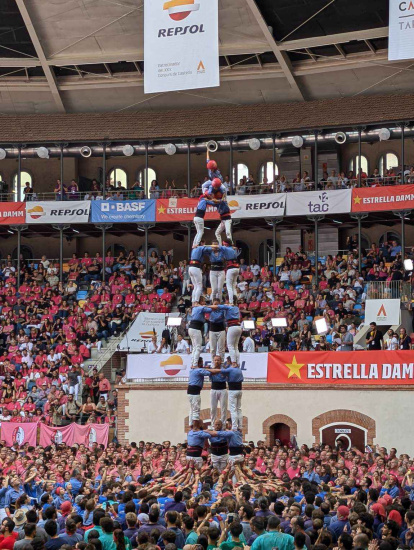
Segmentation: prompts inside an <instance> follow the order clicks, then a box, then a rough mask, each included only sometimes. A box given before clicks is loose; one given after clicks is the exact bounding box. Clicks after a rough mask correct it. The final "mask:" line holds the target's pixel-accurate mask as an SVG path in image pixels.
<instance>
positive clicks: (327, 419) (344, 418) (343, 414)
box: [312, 409, 376, 445]
mask: <svg viewBox="0 0 414 550" xmlns="http://www.w3.org/2000/svg"><path fill="white" fill-rule="evenodd" d="M335 422H341V423H347V422H349V423H351V424H356V425H357V426H361V428H365V429H366V430H367V443H368V445H372V444H373V442H374V437H376V424H375V420H374V419H373V418H370V417H369V416H367V415H365V414H362V413H360V412H357V411H351V410H348V409H337V410H334V411H328V412H326V413H324V414H320V415H319V416H316V417H315V418H314V419H313V420H312V435H313V436H314V438H315V443H320V442H321V441H320V429H321V428H323V427H324V426H327V425H328V424H333V423H335Z"/></svg>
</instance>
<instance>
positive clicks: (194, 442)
mask: <svg viewBox="0 0 414 550" xmlns="http://www.w3.org/2000/svg"><path fill="white" fill-rule="evenodd" d="M209 437H210V434H208V433H207V432H203V431H200V432H194V431H193V430H190V431H189V432H188V434H187V443H188V445H189V447H203V446H204V441H205V440H206V439H208V438H209Z"/></svg>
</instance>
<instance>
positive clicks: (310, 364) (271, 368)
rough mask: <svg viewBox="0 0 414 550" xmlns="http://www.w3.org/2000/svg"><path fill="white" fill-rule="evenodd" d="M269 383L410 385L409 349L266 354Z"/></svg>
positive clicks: (413, 369)
mask: <svg viewBox="0 0 414 550" xmlns="http://www.w3.org/2000/svg"><path fill="white" fill-rule="evenodd" d="M267 381H268V382H269V383H271V384H319V385H321V384H322V385H323V384H330V385H332V384H334V385H335V386H347V385H371V386H377V385H399V386H404V385H412V384H414V358H413V353H412V351H402V350H401V351H344V352H341V351H336V352H332V351H326V352H322V351H310V352H307V351H295V352H273V353H269V354H268V368H267Z"/></svg>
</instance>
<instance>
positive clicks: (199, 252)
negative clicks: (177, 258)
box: [190, 246, 211, 262]
mask: <svg viewBox="0 0 414 550" xmlns="http://www.w3.org/2000/svg"><path fill="white" fill-rule="evenodd" d="M210 251H211V246H198V247H197V248H193V250H192V251H191V256H190V260H195V261H197V262H201V261H202V259H203V256H204V254H207V253H208V252H210Z"/></svg>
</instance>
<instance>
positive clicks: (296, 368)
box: [285, 355, 305, 378]
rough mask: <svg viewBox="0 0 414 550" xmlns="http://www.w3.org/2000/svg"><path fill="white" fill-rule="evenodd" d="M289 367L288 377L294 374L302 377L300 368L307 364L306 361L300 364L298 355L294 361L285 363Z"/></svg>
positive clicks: (294, 357)
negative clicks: (297, 358)
mask: <svg viewBox="0 0 414 550" xmlns="http://www.w3.org/2000/svg"><path fill="white" fill-rule="evenodd" d="M285 365H286V366H287V368H288V369H289V374H288V378H291V377H292V376H297V377H298V378H302V377H301V375H300V369H301V368H302V367H303V366H304V365H305V363H302V364H299V363H298V362H297V361H296V356H295V355H294V356H293V361H292V362H291V363H285Z"/></svg>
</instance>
